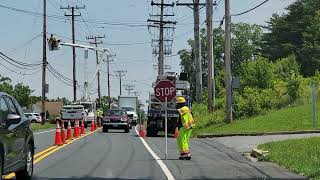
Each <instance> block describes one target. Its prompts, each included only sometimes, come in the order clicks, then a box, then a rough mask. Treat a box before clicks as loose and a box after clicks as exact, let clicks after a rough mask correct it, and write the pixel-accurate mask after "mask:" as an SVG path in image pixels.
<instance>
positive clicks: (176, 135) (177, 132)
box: [173, 128, 179, 138]
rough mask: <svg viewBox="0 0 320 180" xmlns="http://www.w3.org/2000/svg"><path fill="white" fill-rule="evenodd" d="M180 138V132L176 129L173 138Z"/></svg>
mask: <svg viewBox="0 0 320 180" xmlns="http://www.w3.org/2000/svg"><path fill="white" fill-rule="evenodd" d="M178 136H179V130H178V128H176V129H175V130H174V136H173V138H178Z"/></svg>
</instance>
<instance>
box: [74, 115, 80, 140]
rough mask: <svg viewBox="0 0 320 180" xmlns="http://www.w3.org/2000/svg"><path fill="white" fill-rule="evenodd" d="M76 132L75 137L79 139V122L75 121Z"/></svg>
mask: <svg viewBox="0 0 320 180" xmlns="http://www.w3.org/2000/svg"><path fill="white" fill-rule="evenodd" d="M73 129H74V131H73V137H75V138H78V137H79V136H80V131H79V120H77V119H76V120H75V122H74V128H73Z"/></svg>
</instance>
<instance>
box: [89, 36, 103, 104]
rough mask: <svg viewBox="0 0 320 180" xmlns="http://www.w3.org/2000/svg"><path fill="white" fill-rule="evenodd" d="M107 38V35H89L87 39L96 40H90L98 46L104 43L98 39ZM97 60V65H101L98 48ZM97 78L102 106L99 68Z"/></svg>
mask: <svg viewBox="0 0 320 180" xmlns="http://www.w3.org/2000/svg"><path fill="white" fill-rule="evenodd" d="M101 38H105V36H89V37H87V39H91V40H94V42H90V44H94V45H95V46H96V47H98V44H102V43H103V42H102V41H99V42H98V41H97V39H101ZM96 60H97V66H99V64H100V62H99V56H98V51H97V50H96ZM97 80H98V98H99V107H101V90H100V70H99V68H98V72H97Z"/></svg>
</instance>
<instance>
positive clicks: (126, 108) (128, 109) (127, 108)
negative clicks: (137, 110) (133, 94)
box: [121, 107, 134, 111]
mask: <svg viewBox="0 0 320 180" xmlns="http://www.w3.org/2000/svg"><path fill="white" fill-rule="evenodd" d="M121 109H124V110H126V111H134V108H133V107H122V108H121Z"/></svg>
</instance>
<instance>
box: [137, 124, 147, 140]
mask: <svg viewBox="0 0 320 180" xmlns="http://www.w3.org/2000/svg"><path fill="white" fill-rule="evenodd" d="M139 135H140V137H142V138H146V137H147V133H146V130H145V128H144V125H140V131H139Z"/></svg>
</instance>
